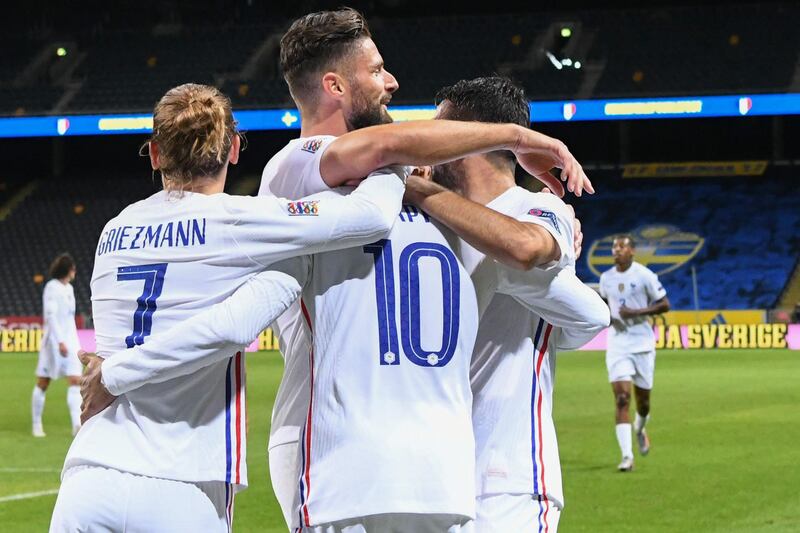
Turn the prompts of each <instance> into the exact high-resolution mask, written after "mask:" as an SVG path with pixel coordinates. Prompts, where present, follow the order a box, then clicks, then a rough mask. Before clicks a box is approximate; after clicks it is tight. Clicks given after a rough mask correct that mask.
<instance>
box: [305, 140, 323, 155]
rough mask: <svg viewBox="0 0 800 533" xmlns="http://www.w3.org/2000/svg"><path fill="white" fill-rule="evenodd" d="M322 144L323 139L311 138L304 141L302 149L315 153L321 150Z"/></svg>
mask: <svg viewBox="0 0 800 533" xmlns="http://www.w3.org/2000/svg"><path fill="white" fill-rule="evenodd" d="M320 146H322V139H309V140H307V141H306V142H304V143H303V146H301V147H300V149H301V150H302V151H304V152H308V153H309V154H314V153H316V152H317V150H319V147H320Z"/></svg>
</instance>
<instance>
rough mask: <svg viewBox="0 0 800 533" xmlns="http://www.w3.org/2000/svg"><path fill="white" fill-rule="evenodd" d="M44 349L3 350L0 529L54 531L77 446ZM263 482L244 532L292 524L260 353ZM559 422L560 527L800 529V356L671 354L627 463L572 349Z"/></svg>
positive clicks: (256, 451) (251, 377) (588, 373)
mask: <svg viewBox="0 0 800 533" xmlns="http://www.w3.org/2000/svg"><path fill="white" fill-rule="evenodd" d="M35 364H36V360H35V355H34V354H0V373H2V387H0V406H2V407H0V409H1V411H0V412H1V413H2V416H0V530H2V531H8V532H27V531H36V532H41V531H46V530H47V526H48V523H49V519H50V513H51V511H52V508H53V504H54V503H55V495H53V494H50V495H44V496H36V497H24V498H21V499H12V498H15V497H18V496H21V495H22V496H24V495H26V494H30V493H39V492H44V491H54V490H56V489H57V488H58V483H59V481H58V480H59V469H60V467H61V464H62V461H63V458H64V454H65V453H66V451H67V448H68V447H69V442H70V438H71V437H70V433H69V417H68V414H67V408H66V402H65V382H64V381H63V380H59V381H56V382H53V384H52V385H51V387H50V390H49V391H48V393H47V405H46V408H45V417H44V427H45V431H46V432H47V437H46V438H44V439H34V438H33V437H31V435H30V394H31V388H32V387H33V383H34V378H33V371H34V368H35ZM247 367H248V406H249V416H250V420H249V426H250V434H249V458H248V467H249V471H250V488H249V489H247V490H246V491H244V492H243V493H241V494H240V495H239V496H237V498H236V510H235V521H234V528H235V530H236V531H239V532H249V531H259V532H280V531H285V528H284V527H283V526H282V519H281V515H280V510H279V509H278V504H277V502H276V501H275V498H274V496H273V495H272V490H271V488H270V485H269V479H268V474H267V461H266V443H267V434H268V429H269V419H270V411H271V409H272V402H273V399H274V396H275V391H276V390H277V386H278V382H279V380H280V373H281V368H282V363H281V360H280V357H278V356H277V355H275V354H274V353H257V354H250V355H249V356H248V360H247ZM555 417H556V427H557V430H558V436H559V443H560V449H561V460H562V471H563V475H564V485H565V487H564V488H565V495H566V500H567V506H566V508H565V509H564V512H563V515H562V518H561V524H560V531H561V532H562V533H570V532H584V531H585V532H598V531H600V532H605V531H608V532H623V531H631V532H642V531H646V532H650V531H654V532H656V531H657V532H662V531H663V532H720V533H722V532H731V531H742V532H745V531H746V532H777V531H800V490H798V488H799V487H800V446H799V444H800V353H798V352H790V351H779V350H765V351H756V350H752V351H745V350H741V351H721V350H709V351H666V350H664V351H661V352H659V355H658V363H657V371H656V381H655V389H654V391H653V398H652V419H651V423H650V426H649V429H650V435H651V438H652V451H651V453H650V455H649V456H648V457H645V458H643V457H639V456H638V455H637V457H636V467H635V470H634V471H633V472H632V473H629V474H622V473H619V472H616V471H615V466H616V464H617V462H618V461H619V457H618V455H619V453H618V450H617V445H616V440H615V438H614V419H613V398H612V395H611V391H610V387H609V386H608V383H607V382H606V373H605V364H604V359H603V354H602V353H599V352H582V353H569V354H563V355H561V356H560V357H559V363H558V372H557V385H556V401H555Z"/></svg>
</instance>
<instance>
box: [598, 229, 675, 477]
mask: <svg viewBox="0 0 800 533" xmlns="http://www.w3.org/2000/svg"><path fill="white" fill-rule="evenodd" d="M635 249H636V244H635V242H634V240H633V237H631V236H630V235H620V236H618V237H615V238H614V241H613V245H612V248H611V251H612V253H613V255H614V267H613V268H611V269H609V270H606V271H605V272H603V274H602V275H601V276H600V296H602V297H603V298H604V299H605V300H606V301H607V302H608V305H609V307H610V308H611V326H612V327H611V329H609V332H608V347H607V349H606V366H607V367H608V381H610V382H611V389H612V391H613V393H614V401H615V403H616V423H617V425H616V434H617V442H618V443H619V447H620V452H621V454H622V461H621V462H620V463H619V466H618V468H619V470H620V471H621V472H628V471H630V470H632V469H633V443H632V438H631V419H630V414H629V412H628V411H629V407H630V402H631V382H633V389H634V392H635V394H636V419H635V420H634V423H633V431H634V433H636V439H637V443H638V444H639V452H640V453H641V454H642V455H647V454H648V453H649V451H650V437H649V436H648V435H647V431H646V430H645V425H646V424H647V421H648V420H649V418H650V391H651V390H652V389H653V374H654V372H655V366H656V347H655V335H654V334H653V326H652V325H651V324H650V321H649V320H648V319H647V317H648V316H651V315H658V314H661V313H666V312H667V311H669V300H668V299H667V291H666V290H664V287H663V286H662V285H661V282H660V281H659V280H658V276H657V275H656V274H654V273H653V271H651V270H650V269H649V268H647V267H646V266H644V265H642V264H640V263H637V262H636V261H634V260H633V257H634V253H635Z"/></svg>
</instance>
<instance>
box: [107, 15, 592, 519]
mask: <svg viewBox="0 0 800 533" xmlns="http://www.w3.org/2000/svg"><path fill="white" fill-rule="evenodd" d="M342 19H344V20H342ZM304 24H305V25H307V27H304ZM348 24H353V25H354V26H355V28H353V27H350V28H347V27H346V26H347V25H348ZM331 25H334V26H336V25H340V26H345V27H344V28H342V27H338V28H336V27H334V28H332V27H331ZM293 28H294V29H296V30H297V31H298V32H301V33H302V34H303V35H300V36H298V35H295V38H296V39H298V40H300V44H302V46H297V50H296V52H297V53H301V54H302V53H305V54H307V55H308V56H309V57H307V58H306V60H305V61H301V60H297V64H298V65H305V67H306V68H310V69H312V70H311V71H309V73H308V76H319V77H320V78H321V80H322V81H323V82H324V81H325V80H329V81H332V82H335V83H331V85H330V87H329V86H328V85H325V84H324V83H321V84H320V85H321V87H316V88H313V93H312V94H306V95H305V98H304V99H303V100H302V101H298V106H299V107H300V109H301V113H302V114H303V128H304V131H305V128H309V129H310V131H312V132H314V134H316V135H317V137H311V138H302V139H300V140H298V141H293V142H292V143H290V145H289V146H287V148H286V149H284V151H282V152H281V153H280V154H278V156H276V157H275V158H273V160H272V161H271V162H270V163H269V164H268V165H267V168H266V169H265V173H264V184H265V187H263V188H262V189H263V190H271V191H273V192H275V191H276V189H275V188H273V187H279V186H281V184H283V186H285V187H287V188H286V189H282V190H280V192H281V193H283V192H285V191H286V192H287V193H290V194H292V195H302V194H305V193H307V192H311V191H314V190H325V189H327V188H328V187H329V186H332V185H339V184H341V183H345V182H348V181H350V180H353V179H357V178H359V177H360V176H363V175H364V174H366V173H367V172H369V171H370V170H371V166H374V165H375V164H387V163H390V162H391V163H397V162H399V163H414V162H417V163H426V162H442V161H447V160H449V159H453V158H456V157H463V156H464V155H468V154H469V153H474V152H477V151H481V150H483V151H486V150H493V149H498V148H512V147H513V148H514V149H515V150H516V154H517V157H519V158H520V159H523V160H525V164H526V165H527V168H529V170H531V171H532V172H533V173H534V174H545V173H547V172H548V171H549V169H550V168H552V167H553V166H554V165H555V164H558V165H559V166H565V167H567V169H568V171H567V174H568V175H570V182H568V183H569V187H571V188H572V189H574V190H576V192H579V190H580V189H581V188H582V187H583V186H584V185H585V186H587V187H588V188H590V187H591V184H590V183H589V182H588V179H586V178H585V175H584V174H583V173H582V170H581V169H580V166H579V165H578V164H577V161H575V160H574V157H572V156H571V154H569V152H568V151H567V150H566V148H565V147H564V146H563V144H562V143H559V142H557V141H555V140H554V139H550V138H549V137H546V136H542V135H540V134H537V133H535V132H531V131H530V130H527V128H521V127H519V126H511V127H509V126H508V125H482V126H481V125H475V124H472V125H470V124H466V123H448V122H447V121H439V122H438V123H436V124H434V125H431V123H424V124H403V125H397V126H380V127H376V128H364V129H362V130H360V131H353V132H351V133H347V134H344V135H342V136H341V137H338V138H336V137H331V136H329V138H319V136H320V135H321V134H323V133H325V132H329V133H334V134H339V133H344V132H346V131H347V130H348V127H349V126H348V124H359V123H363V121H362V119H359V120H355V119H352V118H351V117H350V113H351V111H352V113H354V114H356V115H359V114H360V115H364V114H367V115H370V116H373V117H379V118H380V117H381V116H382V113H381V110H383V111H385V109H383V107H382V104H381V100H382V99H384V98H385V94H383V93H380V91H377V92H376V95H375V96H374V98H373V99H371V100H365V97H364V95H363V91H364V90H365V89H364V88H363V87H362V85H363V84H364V82H363V81H356V82H348V80H347V79H345V74H347V75H348V76H347V77H348V78H349V77H350V76H352V77H354V78H359V77H361V78H362V79H363V77H366V78H368V79H371V78H370V75H371V74H369V73H370V72H373V71H375V68H374V67H370V65H374V64H375V62H374V57H373V56H374V54H377V50H375V49H374V43H372V42H371V39H369V38H368V37H366V36H365V33H364V31H366V30H365V23H364V22H363V19H362V18H361V17H360V16H359V15H358V14H357V13H355V12H353V11H352V10H342V11H339V12H328V13H326V14H313V15H310V16H309V17H304V18H303V19H301V20H300V21H298V23H296V24H295V26H293ZM331 30H336V31H331ZM291 33H292V30H290V32H289V33H288V34H287V36H289V35H291ZM337 35H338V36H339V37H340V38H341V39H342V42H339V43H337V42H335V39H334V37H335V36H337ZM304 36H305V37H304ZM332 36H333V37H332ZM303 38H307V39H310V40H311V41H314V40H316V41H318V42H306V41H303ZM287 41H289V39H287V38H286V37H285V38H284V44H285V45H286V46H289V44H290V43H287ZM370 44H371V45H372V46H371V47H370V46H369V45H370ZM311 45H313V46H311ZM317 54H320V55H321V56H322V57H324V58H325V61H326V62H324V63H321V64H317V65H316V66H315V61H316V59H315V58H317ZM331 54H333V55H331ZM295 59H296V58H295ZM345 59H347V61H345ZM378 59H379V56H378ZM349 61H355V63H353V64H352V65H351V64H350V63H348V62H349ZM351 68H352V69H353V71H352V72H350V69H351ZM329 69H330V70H329ZM364 73H366V75H365V76H362V74H364ZM377 73H380V74H381V76H380V77H382V78H383V79H384V80H386V82H385V84H384V88H386V87H387V86H388V87H389V89H391V87H392V83H393V81H392V80H393V78H391V76H390V75H389V74H388V73H385V71H383V69H382V68H380V64H379V65H378V68H377ZM377 73H376V74H377ZM295 74H297V73H295ZM298 75H299V74H298ZM287 78H290V87H292V92H293V94H295V92H296V86H295V85H292V81H291V77H290V76H289V75H287ZM295 81H296V82H297V83H299V84H300V86H301V87H302V86H303V84H304V83H306V84H307V83H308V82H307V80H304V78H303V76H300V78H299V79H297V80H295ZM348 83H352V84H351V85H348ZM312 87H314V86H313V85H312ZM325 87H329V88H330V89H331V90H332V93H335V94H328V93H327V92H325V91H326V90H327V89H324V88H325ZM343 87H345V88H347V90H346V91H344V92H343V93H337V92H336V91H341V90H342V88H343ZM372 88H373V89H374V86H373V87H372ZM334 89H335V90H334ZM389 89H387V92H388V90H389ZM356 104H358V105H359V106H369V108H370V109H373V110H374V109H377V112H367V111H364V110H361V109H360V108H359V109H355V108H357V107H358V106H356ZM387 116H388V115H387ZM428 128H430V130H431V131H433V132H438V137H437V136H436V133H428ZM398 138H399V139H404V141H403V142H398V141H397V139H398ZM435 140H439V141H441V146H437V145H435V144H434V142H433V141H435ZM459 143H460V144H459ZM465 147H466V148H465ZM559 154H560V155H559ZM415 158H417V159H415ZM548 177H551V176H549V174H548ZM572 177H575V178H577V179H575V180H573V179H572ZM290 178H293V179H290ZM328 195H338V193H334V192H328ZM459 200H460V201H461V203H465V202H467V201H466V200H465V199H462V198H459ZM477 207H479V208H480V209H483V210H484V211H486V215H487V216H488V217H489V218H490V219H492V220H494V221H495V222H497V224H498V228H499V229H498V235H500V236H501V237H504V235H503V229H505V228H508V223H509V222H511V223H512V224H511V225H512V227H513V229H515V230H516V229H519V228H518V227H517V224H518V223H517V222H516V221H515V220H513V219H509V220H503V219H504V218H506V217H502V215H500V214H499V213H496V212H492V211H490V210H486V209H484V208H481V207H480V206H477ZM522 229H525V228H522ZM506 233H507V234H508V238H507V239H503V238H499V237H496V236H495V241H500V242H501V243H502V245H503V246H502V247H501V248H502V250H500V254H499V255H501V256H504V258H505V259H506V260H508V261H516V262H518V263H525V264H527V263H531V264H534V263H536V262H538V261H541V262H546V261H548V260H549V259H547V258H546V257H545V256H544V253H543V252H542V250H541V249H540V248H541V247H539V243H538V241H536V240H535V239H532V240H533V245H531V243H530V240H526V239H524V238H519V239H517V240H515V241H514V242H513V243H509V242H508V240H509V239H511V238H512V237H514V236H515V235H514V232H513V231H508V232H506ZM509 244H513V246H511V245H509ZM393 250H394V251H393ZM312 266H313V268H312ZM292 268H294V270H290V271H291V273H292V275H293V276H294V277H296V278H298V279H299V280H305V283H304V302H305V304H306V305H305V306H300V307H299V308H298V310H297V313H298V314H300V313H302V315H303V318H302V320H303V321H304V322H305V324H304V325H303V324H300V325H294V326H293V327H295V329H293V330H291V331H296V332H299V334H298V335H297V336H289V335H286V333H285V332H286V331H289V330H288V329H284V330H283V332H282V335H281V338H282V344H283V347H284V348H285V347H286V339H291V340H292V341H293V344H292V345H290V347H289V350H284V352H285V356H286V359H287V363H286V367H287V370H286V373H285V376H284V380H283V382H282V385H281V391H284V395H283V396H281V394H282V393H281V392H279V399H278V402H276V404H280V405H281V407H280V408H279V407H276V410H275V412H274V420H273V429H278V433H277V434H279V435H281V434H282V435H283V436H284V437H283V438H285V439H286V440H285V442H284V443H282V444H285V446H280V448H282V449H283V451H285V452H286V453H284V454H283V457H285V458H286V461H285V463H281V464H285V465H286V469H285V473H284V474H283V475H281V472H280V471H277V470H276V469H275V463H276V461H274V460H273V457H274V455H275V454H274V453H273V451H274V449H275V448H273V450H271V453H270V462H271V466H272V468H271V470H272V472H273V483H276V479H277V478H282V479H284V480H285V483H284V484H278V486H277V487H276V488H277V489H278V490H277V491H276V492H278V495H279V499H280V500H281V503H282V504H283V507H284V509H285V512H286V513H287V514H289V515H290V516H289V518H288V519H289V520H292V519H294V522H295V525H296V526H297V527H299V526H300V525H301V524H302V526H303V527H304V528H306V529H312V530H314V529H317V528H319V529H324V528H326V527H328V525H330V527H340V526H342V524H343V523H344V522H346V523H348V524H350V523H353V525H356V524H358V525H359V526H360V527H364V528H367V529H369V530H372V529H373V528H376V530H383V529H386V528H393V527H396V526H395V525H394V524H396V523H398V522H399V523H400V526H399V527H402V528H403V530H407V531H424V530H425V529H426V528H432V529H433V530H437V531H444V530H453V531H456V530H458V529H459V528H460V527H461V526H462V525H466V524H467V523H468V522H469V520H470V519H471V517H472V516H473V515H474V494H473V490H472V485H473V484H474V476H473V475H472V470H473V469H474V456H473V453H472V449H471V444H470V443H471V441H472V437H471V422H470V419H469V405H470V404H471V395H470V392H469V382H468V364H469V356H470V355H471V351H472V340H471V338H470V336H471V335H474V329H475V325H476V322H475V321H476V314H475V311H474V294H472V287H471V283H470V282H469V280H468V279H467V276H466V273H465V272H464V271H463V268H462V267H461V266H460V265H459V264H458V262H457V261H456V260H455V258H454V256H453V254H452V251H450V250H449V249H448V246H447V242H446V241H445V239H444V237H443V235H442V234H441V232H440V231H439V230H438V229H437V228H436V226H435V225H434V223H432V221H431V220H430V217H428V216H427V215H426V214H424V213H421V212H419V210H417V209H416V208H414V207H413V206H407V207H405V208H404V210H403V213H401V216H400V220H399V221H398V224H397V225H396V226H395V229H394V230H393V232H392V233H391V234H390V235H389V238H388V239H384V240H381V241H378V242H376V243H374V244H373V245H370V246H367V247H363V248H355V249H351V250H347V251H343V252H341V253H323V254H317V255H315V256H313V257H311V258H305V259H304V260H303V261H301V262H295V264H294V266H293V267H291V266H290V267H288V269H292ZM443 273H447V274H448V276H447V277H446V278H445V279H443V278H442V275H443ZM395 287H398V289H395ZM390 289H391V290H390ZM398 290H399V292H400V294H399V295H398V294H396V292H398ZM402 295H405V296H407V298H404V299H402V300H401V305H399V306H398V305H396V303H395V302H396V301H397V300H398V299H399V297H400V296H402ZM420 295H424V296H422V297H421V296H420ZM421 300H426V304H427V305H422V304H421V303H420V301H421ZM379 309H383V310H384V311H385V312H384V313H379ZM420 315H423V316H422V318H421V317H420ZM437 315H438V316H437ZM341 316H349V317H359V318H358V319H357V322H358V323H359V325H360V327H359V331H358V333H357V338H358V342H357V343H356V344H354V345H352V346H351V345H350V342H351V339H352V338H353V337H354V335H353V330H352V329H351V328H342V327H334V326H335V323H338V318H339V317H341ZM409 316H410V317H411V318H409ZM404 317H405V318H404ZM414 317H416V318H414ZM459 318H460V320H459ZM431 319H433V320H431ZM312 324H319V326H318V329H316V331H315V332H314V339H315V340H314V345H313V351H312V350H311V348H312V341H311V335H310V330H311V325H312ZM430 324H440V325H439V327H438V328H437V327H436V326H431V325H430ZM470 326H472V327H470ZM398 330H399V331H398ZM399 333H403V334H404V335H405V336H404V337H402V340H403V343H402V351H401V349H400V346H401V345H400V343H399V342H398V340H399V339H398V334H399ZM298 339H300V341H301V342H305V344H304V346H305V349H304V350H303V349H300V350H298V349H296V347H297V346H299V345H300V344H301V343H300V342H297V340H298ZM185 342H186V343H187V344H189V343H191V340H190V339H187V340H186V341H185ZM384 345H385V346H384ZM146 348H147V347H146V346H143V347H140V348H139V349H145V351H146ZM383 348H386V349H385V350H384V349H383ZM312 354H313V356H312ZM115 357H116V356H115ZM112 361H113V358H112ZM314 361H316V364H315V363H314ZM451 361H452V362H451ZM365 362H367V363H366V364H365ZM370 362H372V363H370ZM304 363H305V364H304ZM401 364H402V366H400V365H401ZM102 366H103V367H104V366H105V363H104V364H103V365H102ZM446 366H447V367H448V368H444V367H446ZM334 368H336V369H337V370H336V372H332V370H333V369H334ZM312 369H313V373H312ZM162 371H163V368H162ZM387 371H389V372H390V373H387ZM101 373H102V374H104V373H105V370H103V371H102V372H101ZM126 379H127V380H128V381H130V382H133V381H135V380H133V379H131V378H130V376H126ZM387 380H388V381H387ZM115 383H116V386H119V385H120V384H121V381H119V380H115ZM123 387H126V388H127V385H123ZM443 387H444V389H446V390H443ZM378 389H381V390H383V391H384V393H385V394H382V395H381V396H380V397H374V394H375V393H374V391H376V390H378ZM411 389H415V390H416V389H419V390H420V394H419V395H418V396H419V397H414V398H409V397H408V391H409V390H411ZM285 391H288V393H286V392H285ZM392 391H393V392H392ZM111 392H113V391H111ZM287 394H288V395H289V396H288V397H287ZM312 394H313V398H315V399H316V400H312V396H311V395H312ZM425 398H429V399H431V402H428V403H431V405H433V406H434V407H431V405H424V403H425V402H424V401H423V400H424V399H425ZM433 400H437V401H433ZM315 402H317V403H315ZM371 404H372V405H373V407H367V406H369V405H371ZM439 404H441V405H439ZM437 405H438V407H435V406H437ZM389 419H391V420H393V423H394V425H395V426H396V427H401V426H402V427H408V428H409V429H410V428H421V427H426V426H431V425H432V426H434V427H438V428H440V431H438V432H436V433H435V434H434V435H432V441H433V442H431V443H428V444H423V443H416V442H411V443H409V442H407V441H405V440H403V436H404V435H403V434H397V435H396V438H387V436H388V435H391V434H394V433H396V429H394V430H393V429H391V428H387V427H385V422H386V420H389ZM426 420H433V421H434V422H435V423H433V424H431V423H428V424H426ZM300 426H305V428H306V429H305V430H304V431H303V434H304V436H305V438H304V439H303V448H304V449H303V452H304V454H305V455H304V456H303V457H302V461H303V463H304V464H303V467H304V468H303V474H304V475H303V480H302V481H301V486H300V490H299V491H298V490H297V488H298V485H297V481H298V477H299V476H298V473H299V471H300V468H299V466H298V464H297V463H298V457H299V454H298V440H299V436H300V431H299V430H300ZM444 428H451V430H450V431H444ZM312 432H313V435H315V436H312ZM275 434H276V433H275V432H273V437H274V436H275ZM317 439H322V441H321V442H319V441H317ZM312 444H313V445H312ZM325 445H327V446H328V448H327V449H326V448H325ZM331 446H332V447H333V449H331ZM446 450H452V452H451V453H447V454H445V451H446ZM392 465H406V466H405V467H404V468H399V466H394V467H392ZM337 469H338V470H337ZM341 470H344V471H347V472H350V474H351V475H350V476H339V475H337V474H336V473H337V472H339V471H341ZM276 472H277V474H278V475H276ZM430 472H439V474H440V475H437V476H436V478H437V479H436V480H434V481H429V482H426V483H423V484H419V483H418V480H417V477H418V475H422V474H421V473H430ZM379 474H380V475H379ZM418 484H419V486H417V485H418ZM367 485H371V486H374V487H376V488H379V490H380V494H378V493H377V492H376V491H375V490H367V494H369V495H372V496H374V497H372V498H365V497H360V496H359V495H361V494H363V493H364V491H365V489H364V487H366V486H367ZM453 486H456V487H459V490H458V491H455V492H454V493H449V492H448V491H449V489H450V488H451V487H453ZM280 487H288V489H286V491H287V492H288V498H286V499H283V498H281V490H280ZM312 487H313V488H312ZM415 487H416V488H415ZM309 489H311V491H310V492H309ZM376 490H378V489H376ZM295 494H297V500H298V502H297V505H295V506H294V507H295V509H296V510H297V511H298V512H296V513H295V512H294V511H292V510H291V508H292V507H293V506H292V503H291V501H292V498H293V496H294V495H295ZM304 500H305V501H304ZM287 501H288V503H286V502H287ZM286 509H288V510H286ZM318 511H319V512H318ZM397 513H400V514H401V515H402V516H397Z"/></svg>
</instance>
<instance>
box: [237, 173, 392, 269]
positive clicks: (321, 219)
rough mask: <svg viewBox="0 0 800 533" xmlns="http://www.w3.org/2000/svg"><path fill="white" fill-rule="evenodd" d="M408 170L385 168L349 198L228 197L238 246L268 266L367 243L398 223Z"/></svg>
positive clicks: (324, 195) (327, 195) (328, 195)
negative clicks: (302, 256) (277, 262)
mask: <svg viewBox="0 0 800 533" xmlns="http://www.w3.org/2000/svg"><path fill="white" fill-rule="evenodd" d="M406 170H407V169H406V168H405V167H392V168H386V169H381V170H378V171H376V172H373V173H372V174H370V175H369V177H367V179H365V180H364V181H362V182H361V184H360V185H359V186H358V187H357V188H356V189H355V190H354V191H353V192H352V193H350V194H349V195H347V196H344V195H341V194H339V193H337V192H334V191H327V192H323V193H319V194H317V195H312V196H308V197H306V198H304V199H302V200H297V201H295V200H286V199H282V198H277V197H274V196H258V197H233V196H231V197H228V201H229V208H230V211H231V212H232V215H233V218H234V220H235V223H234V224H233V225H231V226H229V227H228V228H227V229H228V231H229V232H230V236H231V239H232V240H233V242H234V244H235V245H236V246H238V247H240V248H241V250H242V252H243V253H244V254H245V255H247V256H248V257H250V258H251V259H252V260H253V261H255V262H256V263H258V264H259V265H261V266H262V267H264V268H267V267H268V266H269V265H270V264H272V263H274V262H276V261H281V260H283V259H287V258H289V257H296V256H299V255H306V254H315V253H319V252H327V251H332V250H340V249H343V248H349V247H352V246H360V245H363V244H368V243H370V242H373V241H375V240H377V239H380V238H381V237H383V236H385V235H386V234H387V233H388V232H389V231H390V230H391V228H392V226H393V225H394V222H395V220H396V219H397V215H398V213H399V212H400V207H401V203H402V199H403V193H404V192H405V185H404V183H405V178H406Z"/></svg>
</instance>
